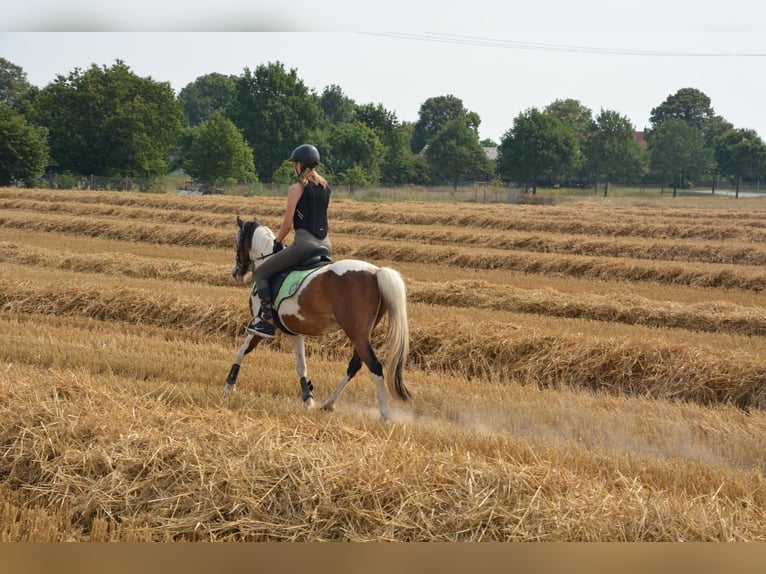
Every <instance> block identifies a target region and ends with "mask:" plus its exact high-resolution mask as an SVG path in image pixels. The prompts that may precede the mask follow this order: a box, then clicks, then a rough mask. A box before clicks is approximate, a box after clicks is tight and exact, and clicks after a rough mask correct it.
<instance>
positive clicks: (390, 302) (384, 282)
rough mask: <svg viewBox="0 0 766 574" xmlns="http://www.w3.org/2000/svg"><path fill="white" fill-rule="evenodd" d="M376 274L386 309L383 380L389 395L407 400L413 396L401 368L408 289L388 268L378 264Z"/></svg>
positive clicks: (407, 338)
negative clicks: (386, 326)
mask: <svg viewBox="0 0 766 574" xmlns="http://www.w3.org/2000/svg"><path fill="white" fill-rule="evenodd" d="M375 276H376V277H377V280H378V288H379V289H380V294H381V296H382V297H383V302H384V303H385V306H386V311H387V312H388V330H387V331H386V339H385V342H384V346H385V353H386V367H385V369H386V373H385V379H386V381H387V383H388V388H389V390H390V391H391V394H393V395H396V396H398V397H399V398H400V399H402V400H403V401H406V400H408V399H409V398H411V397H412V394H411V393H410V391H409V390H408V389H407V386H406V385H405V384H404V379H403V378H402V369H403V368H404V363H405V362H406V361H407V356H408V355H409V352H410V328H409V325H408V323H407V288H406V286H405V285H404V280H403V279H402V276H401V275H400V274H399V272H398V271H396V270H395V269H391V268H390V267H381V268H380V269H379V270H378V272H377V273H376V275H375Z"/></svg>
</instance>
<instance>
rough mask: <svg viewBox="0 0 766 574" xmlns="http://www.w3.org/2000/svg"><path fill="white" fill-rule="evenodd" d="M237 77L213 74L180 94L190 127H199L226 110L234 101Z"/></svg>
mask: <svg viewBox="0 0 766 574" xmlns="http://www.w3.org/2000/svg"><path fill="white" fill-rule="evenodd" d="M236 80H237V77H236V76H225V75H224V74H219V73H212V74H207V75H204V76H200V77H199V78H197V79H196V80H194V81H193V82H191V83H190V84H187V85H186V86H185V87H184V88H183V89H182V90H181V91H180V92H179V94H178V99H179V100H180V101H181V103H182V105H183V109H184V113H185V114H186V119H187V120H188V122H189V125H190V126H198V125H200V124H201V123H202V122H204V121H206V120H208V119H210V118H211V117H212V116H213V113H215V112H216V111H218V110H226V108H227V107H228V106H229V105H230V103H231V100H232V94H233V93H234V85H235V82H236Z"/></svg>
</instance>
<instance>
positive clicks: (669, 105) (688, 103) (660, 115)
mask: <svg viewBox="0 0 766 574" xmlns="http://www.w3.org/2000/svg"><path fill="white" fill-rule="evenodd" d="M714 115H715V114H714V112H713V108H712V107H711V106H710V98H709V97H708V96H707V95H705V94H704V93H703V92H701V91H699V90H698V89H696V88H682V89H680V90H678V91H677V92H676V93H675V94H672V95H670V96H668V97H667V99H666V100H665V101H664V102H663V103H662V104H660V105H659V106H657V107H656V108H653V109H652V111H651V115H650V116H649V120H650V121H651V122H652V126H653V127H654V128H655V129H656V128H658V127H660V126H661V125H662V124H663V123H664V122H666V121H668V120H673V119H676V120H683V121H684V122H686V123H687V124H689V125H690V126H693V127H695V128H697V129H698V130H700V131H702V130H704V129H705V126H706V125H707V123H708V121H710V119H711V118H712V117H713V116H714Z"/></svg>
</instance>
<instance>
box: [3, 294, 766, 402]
mask: <svg viewBox="0 0 766 574" xmlns="http://www.w3.org/2000/svg"><path fill="white" fill-rule="evenodd" d="M0 309H2V310H3V311H7V312H14V313H29V314H41V315H54V316H62V315H64V316H65V315H74V316H84V317H90V318H93V319H98V320H101V321H116V322H127V323H134V324H145V325H155V326H163V327H174V326H175V327H182V328H184V329H194V330H198V331H202V332H205V333H210V334H227V335H229V336H231V337H232V338H236V336H237V334H238V333H241V328H242V324H243V322H244V321H246V319H247V316H246V315H245V314H244V311H245V308H244V305H237V306H235V305H234V304H233V301H232V300H228V301H226V300H222V301H220V302H217V301H208V300H204V299H201V298H197V297H192V296H185V295H179V294H172V293H169V294H162V293H151V292H146V291H143V290H140V289H135V288H131V287H120V286H114V287H112V288H110V289H108V290H104V289H102V288H101V287H100V286H93V287H90V286H88V285H82V284H72V285H66V284H62V285H45V286H43V285H41V284H40V282H39V281H37V282H32V281H15V282H13V281H2V282H0ZM317 347H318V348H319V349H321V351H320V352H321V354H322V356H323V357H325V358H327V357H332V358H334V359H335V360H337V361H341V362H343V361H345V360H347V358H348V357H349V356H350V349H349V348H348V342H347V340H346V339H345V338H344V337H342V336H341V335H340V334H334V335H330V336H327V337H325V338H324V340H323V341H322V342H321V344H318V345H317ZM310 352H313V351H311V350H310ZM410 352H411V355H410V360H411V361H412V363H413V364H414V365H417V366H418V367H419V368H422V369H425V370H427V371H445V372H452V373H455V374H459V375H461V376H464V377H468V378H478V379H492V378H495V379H497V380H499V381H504V382H512V381H519V382H525V383H532V384H536V385H538V386H540V387H559V386H566V387H571V388H581V389H593V390H599V391H606V392H609V393H617V394H625V395H632V396H650V397H654V398H658V399H668V400H675V399H677V400H684V401H694V402H698V403H701V404H714V403H727V404H733V405H736V406H738V407H740V408H758V409H762V408H766V365H763V363H762V362H761V361H760V360H759V359H758V358H756V357H753V356H752V355H750V354H749V353H747V352H744V351H743V352H740V353H736V352H725V353H722V352H714V350H712V349H697V348H693V347H689V346H686V345H682V344H678V345H673V344H668V343H666V342H657V341H645V342H642V341H639V340H635V339H631V340H626V341H616V340H611V339H604V340H595V341H593V340H591V341H586V340H582V339H581V338H578V337H572V336H571V335H570V336H567V335H566V334H560V335H555V336H554V335H540V334H538V333H537V332H536V331H535V330H533V329H525V328H520V327H518V326H508V325H505V324H497V325H492V327H491V328H490V326H489V325H487V324H484V329H483V330H482V331H472V329H471V323H470V321H469V320H456V319H451V320H450V321H448V322H442V323H439V322H435V323H431V324H428V325H413V327H412V329H411V342H410Z"/></svg>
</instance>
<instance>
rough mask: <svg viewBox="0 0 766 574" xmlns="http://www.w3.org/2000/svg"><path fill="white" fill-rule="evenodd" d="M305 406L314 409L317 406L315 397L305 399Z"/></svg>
mask: <svg viewBox="0 0 766 574" xmlns="http://www.w3.org/2000/svg"><path fill="white" fill-rule="evenodd" d="M303 406H304V407H306V408H307V409H313V408H315V407H316V403H315V402H314V399H313V397H309V398H308V399H306V400H305V401H303Z"/></svg>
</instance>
